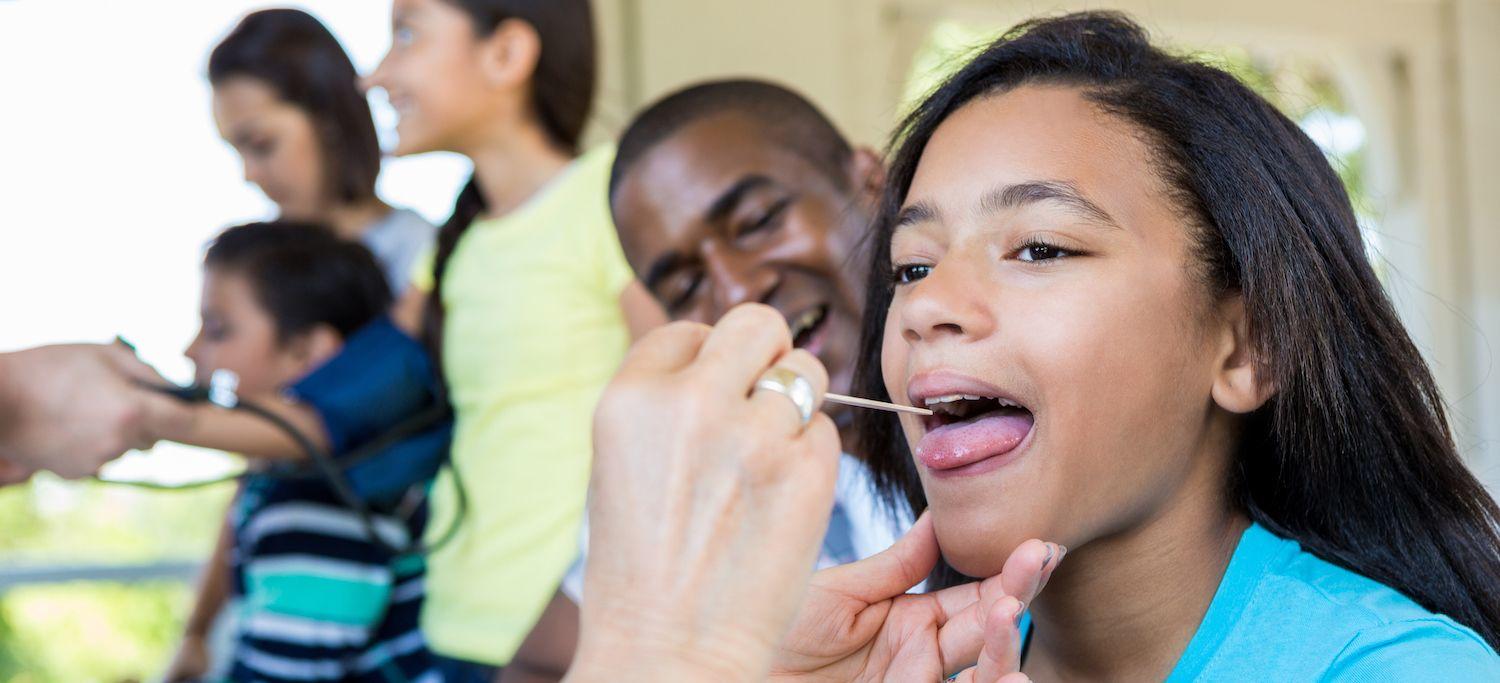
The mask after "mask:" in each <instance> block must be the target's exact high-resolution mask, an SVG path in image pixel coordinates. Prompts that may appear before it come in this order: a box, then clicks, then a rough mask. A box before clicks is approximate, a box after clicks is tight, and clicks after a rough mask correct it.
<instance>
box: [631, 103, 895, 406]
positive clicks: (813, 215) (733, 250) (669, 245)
mask: <svg viewBox="0 0 1500 683" xmlns="http://www.w3.org/2000/svg"><path fill="white" fill-rule="evenodd" d="M858 175H859V174H858V173H854V172H851V173H849V176H850V177H848V178H840V179H837V180H836V179H834V178H830V177H828V173H827V172H825V171H823V170H821V169H819V168H818V167H816V166H815V165H813V164H812V163H811V162H809V161H808V160H807V159H806V158H804V157H803V156H802V155H799V154H798V153H797V152H795V151H792V150H788V149H785V148H784V147H783V146H782V145H780V144H777V143H775V142H773V141H772V139H771V137H770V136H768V135H767V134H765V133H764V132H763V130H762V129H761V127H760V126H759V125H758V124H757V123H755V122H754V121H752V120H750V119H748V118H747V117H744V116H741V115H738V114H735V113H732V112H731V113H724V114H717V115H713V116H709V117H706V118H704V119H701V120H699V121H696V122H694V123H692V124H689V125H687V126H685V127H683V128H682V129H681V130H679V131H677V132H676V133H674V134H672V135H671V136H670V137H669V138H667V139H666V140H664V141H663V142H662V143H660V144H658V145H657V146H656V147H655V148H653V149H652V150H650V151H649V152H647V153H646V154H645V155H644V156H643V157H641V158H640V160H638V161H637V162H636V164H635V165H634V166H633V167H632V168H631V169H630V171H629V173H628V175H627V176H626V177H625V178H624V180H623V181H622V182H621V183H620V184H619V186H618V188H617V190H616V192H615V195H614V197H613V202H612V210H613V213H614V219H615V224H616V226H617V227H618V229H619V231H620V241H621V243H622V245H623V246H624V248H625V256H626V258H627V259H628V260H629V261H630V265H631V267H632V268H633V269H634V270H635V272H636V274H637V275H638V276H640V277H641V279H642V281H643V282H644V283H645V284H646V286H647V288H649V289H650V290H651V292H652V294H653V295H655V296H656V298H657V299H658V300H660V301H661V303H662V305H663V306H665V307H666V309H667V312H668V314H669V315H670V316H671V317H672V318H673V319H675V320H695V321H699V322H703V323H710V324H711V323H713V322H715V321H716V320H718V319H719V317H720V316H722V315H723V314H724V313H725V312H726V311H728V310H729V309H730V308H732V307H733V306H735V305H736V304H740V303H744V302H749V301H755V302H761V303H765V304H769V305H771V306H773V307H775V308H776V309H777V310H779V311H781V313H782V314H783V315H785V316H786V318H787V321H788V323H789V324H790V325H791V326H792V329H793V334H794V335H796V339H795V343H796V345H797V346H798V347H799V348H804V349H807V350H808V351H810V352H812V353H813V354H814V355H816V356H818V358H819V359H820V360H822V361H823V364H824V365H825V366H827V368H828V372H829V376H830V379H831V384H830V386H829V390H830V391H836V392H846V391H847V390H848V388H849V382H850V379H851V376H852V375H853V370H854V360H855V356H856V353H857V350H856V346H857V345H858V342H859V324H860V311H861V308H862V307H863V303H864V301H863V292H864V286H863V285H864V271H865V264H864V259H863V258H862V257H861V255H860V254H858V253H857V250H856V246H857V243H858V241H859V239H860V237H861V235H862V232H863V230H864V228H865V226H866V225H867V221H868V218H869V216H870V211H871V209H872V208H873V200H874V193H873V192H872V191H870V190H869V189H868V187H867V185H866V183H865V182H864V179H863V178H858V177H855V176H858ZM835 417H838V415H835Z"/></svg>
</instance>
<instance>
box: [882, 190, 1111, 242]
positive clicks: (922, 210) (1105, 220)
mask: <svg viewBox="0 0 1500 683" xmlns="http://www.w3.org/2000/svg"><path fill="white" fill-rule="evenodd" d="M1042 202H1057V203H1059V204H1061V205H1062V206H1063V207H1064V208H1066V209H1068V210H1069V211H1072V212H1073V213H1075V214H1078V215H1079V216H1081V217H1082V218H1084V219H1086V220H1088V221H1089V222H1092V223H1095V224H1098V225H1100V226H1101V227H1106V228H1113V229H1116V230H1119V229H1121V228H1120V224H1119V222H1118V221H1116V220H1115V219H1114V217H1113V216H1111V215H1109V212H1108V211H1105V210H1104V209H1103V208H1101V207H1100V206H1099V205H1098V204H1095V203H1094V202H1092V201H1090V200H1089V199H1088V198H1087V197H1085V196H1083V192H1081V191H1079V189H1078V186H1076V185H1074V184H1073V183H1070V182H1067V181H1065V180H1029V181H1026V182H1021V183H1012V184H1009V185H1001V186H999V187H997V188H995V189H993V190H990V191H989V192H988V193H986V194H985V195H984V197H983V198H981V199H980V200H979V203H978V205H977V207H976V210H977V212H978V213H979V214H980V215H984V214H991V213H997V212H1000V211H1004V210H1006V209H1014V208H1018V207H1022V206H1027V205H1031V204H1040V203H1042ZM940 216H941V213H940V212H939V211H938V208H937V206H936V205H934V204H933V203H932V202H929V201H926V200H923V201H919V202H916V203H914V204H909V205H907V206H905V207H902V209H901V212H900V213H898V214H896V225H895V227H894V228H893V229H892V232H895V231H897V230H900V229H902V228H909V227H911V226H913V225H916V224H918V223H925V222H927V221H935V220H941V218H940Z"/></svg>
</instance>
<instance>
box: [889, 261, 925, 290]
mask: <svg viewBox="0 0 1500 683" xmlns="http://www.w3.org/2000/svg"><path fill="white" fill-rule="evenodd" d="M931 272H932V266H928V265H922V264H912V265H907V266H896V268H895V269H894V271H893V272H892V273H891V279H892V280H895V281H896V284H899V285H909V284H911V283H913V282H916V281H917V280H920V279H922V278H924V277H927V274H928V273H931Z"/></svg>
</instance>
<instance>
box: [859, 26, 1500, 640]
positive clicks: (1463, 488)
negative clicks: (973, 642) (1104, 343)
mask: <svg viewBox="0 0 1500 683" xmlns="http://www.w3.org/2000/svg"><path fill="white" fill-rule="evenodd" d="M1026 84H1043V85H1060V86H1068V87H1074V88H1077V89H1078V90H1079V91H1080V92H1081V93H1082V94H1083V96H1085V97H1086V98H1088V100H1089V101H1090V102H1092V103H1094V104H1095V105H1096V106H1098V107H1099V108H1100V109H1101V110H1103V111H1105V112H1107V113H1109V114H1110V115H1113V116H1116V117H1119V118H1120V119H1121V120H1124V121H1126V122H1128V123H1130V124H1132V125H1133V126H1135V127H1136V128H1138V129H1139V130H1140V131H1141V132H1142V133H1143V134H1144V139H1146V140H1147V142H1148V144H1149V146H1150V147H1152V148H1153V152H1154V157H1155V158H1154V159H1153V161H1154V165H1155V169H1154V170H1155V171H1156V173H1157V174H1158V175H1159V176H1160V177H1161V179H1162V182H1163V184H1164V185H1166V186H1167V187H1168V188H1169V189H1168V192H1169V196H1170V199H1171V200H1172V201H1174V202H1175V203H1177V204H1179V205H1180V208H1181V209H1182V212H1183V214H1184V216H1185V222H1186V223H1187V225H1188V226H1189V227H1188V229H1189V230H1190V231H1192V233H1193V234H1192V235H1191V237H1192V238H1193V239H1194V240H1195V243H1196V251H1197V252H1198V253H1197V260H1199V261H1201V263H1202V264H1203V265H1202V266H1201V267H1199V268H1197V269H1196V271H1197V272H1194V273H1193V275H1194V276H1195V277H1196V278H1197V279H1200V280H1202V282H1203V285H1204V288H1205V289H1206V290H1207V292H1208V294H1210V295H1212V296H1214V297H1221V296H1225V295H1231V294H1238V295H1239V296H1240V297H1242V299H1243V301H1244V305H1245V313H1246V316H1247V318H1248V321H1249V332H1250V343H1251V345H1252V348H1253V354H1254V357H1255V363H1256V366H1257V372H1258V375H1259V376H1260V377H1262V378H1265V379H1268V380H1269V381H1270V382H1272V383H1273V385H1274V386H1275V388H1276V391H1275V394H1274V395H1273V396H1272V398H1271V399H1270V400H1269V401H1268V402H1267V404H1266V405H1265V406H1264V407H1263V408H1262V409H1260V410H1259V411H1257V412H1256V413H1254V414H1252V416H1251V417H1250V419H1249V420H1248V421H1247V422H1246V424H1245V425H1244V426H1243V432H1242V435H1241V439H1240V445H1239V448H1238V451H1237V452H1236V453H1234V455H1233V463H1232V465H1231V469H1232V481H1230V482H1227V489H1228V492H1229V494H1230V496H1231V499H1232V500H1233V501H1234V504H1236V505H1238V506H1240V507H1241V508H1242V509H1243V510H1244V511H1245V512H1246V513H1247V514H1248V515H1249V516H1250V518H1251V519H1253V520H1255V521H1256V522H1258V523H1260V524H1261V525H1263V526H1265V527H1266V528H1268V529H1270V530H1271V531H1273V532H1275V533H1277V534H1279V535H1281V536H1283V537H1287V538H1291V539H1293V540H1296V541H1297V542H1298V543H1300V544H1301V545H1302V547H1303V548H1305V549H1306V550H1308V551H1309V552H1312V553H1313V554H1315V555H1317V556H1319V557H1321V558H1323V559H1325V560H1327V561H1329V562H1332V563H1334V564H1337V565H1339V566H1342V567H1345V568H1347V569H1350V570H1352V571H1355V572H1358V573H1360V574H1362V575H1364V576H1367V577H1370V578H1372V579H1374V580H1376V581H1379V582H1381V583H1384V584H1386V585H1388V586H1391V587H1393V588H1395V589H1397V590H1399V591H1401V592H1402V593H1404V594H1406V595H1407V596H1410V597H1411V598H1412V599H1414V600H1415V601H1416V602H1417V603H1419V604H1421V605H1422V606H1423V607H1424V608H1426V609H1428V610H1430V611H1433V612H1436V613H1440V614H1446V615H1448V616H1449V617H1451V618H1453V619H1454V620H1456V621H1458V622H1459V623H1462V624H1464V625H1467V626H1469V627H1471V628H1473V629H1474V630H1475V631H1477V632H1478V633H1479V634H1480V635H1481V636H1483V637H1484V639H1485V640H1486V641H1488V642H1489V644H1490V645H1491V646H1494V647H1500V535H1497V527H1500V509H1497V506H1496V504H1495V501H1494V500H1493V499H1492V498H1490V496H1489V495H1488V494H1487V493H1486V492H1485V490H1484V488H1483V487H1482V486H1481V485H1480V484H1479V482H1478V481H1477V480H1476V479H1475V478H1474V476H1473V474H1471V473H1470V472H1469V470H1468V469H1467V468H1466V467H1465V466H1464V464H1463V462H1462V460H1461V459H1460V458H1459V455H1458V452H1457V450H1456V448H1455V447H1454V443H1453V438H1452V435H1451V433H1450V432H1449V427H1448V421H1447V417H1446V415H1445V409H1444V406H1443V403H1442V400H1441V397H1440V396H1439V393H1438V388H1437V385H1436V383H1435V382H1434V380H1433V378H1432V374H1431V372H1430V371H1429V370H1428V368H1427V365H1426V363H1425V362H1424V361H1423V360H1422V357H1421V354H1420V353H1418V350H1417V348H1416V346H1415V345H1414V344H1413V343H1412V341H1411V338H1410V337H1409V336H1408V335H1407V333H1406V330H1405V328H1403V327H1402V325H1401V322H1400V320H1399V319H1398V317H1397V315H1396V312H1395V310H1394V308H1393V307H1392V306H1391V302H1390V300H1389V298H1388V297H1387V295H1386V294H1385V291H1384V290H1383V289H1382V287H1381V284H1380V282H1379V280H1377V279H1376V276H1375V273H1374V271H1373V269H1372V268H1371V267H1370V264H1369V262H1368V261H1367V260H1366V256H1365V248H1364V244H1363V242H1362V240H1361V236H1360V231H1359V227H1358V226H1357V224H1356V222H1355V216H1354V211H1353V209H1352V207H1351V206H1350V202H1349V198H1348V195H1347V194H1346V193H1345V190H1344V187H1343V185H1342V183H1341V182H1340V180H1339V177H1338V175H1337V174H1336V173H1335V172H1334V170H1333V168H1332V167H1331V166H1330V165H1329V163H1328V161H1327V159H1326V158H1325V157H1324V155H1323V152H1322V151H1320V150H1319V149H1318V147H1317V145H1315V144H1314V143H1313V142H1312V141H1311V140H1310V139H1309V138H1308V137H1307V135H1306V134H1304V133H1303V132H1302V131H1301V130H1300V129H1299V128H1298V127H1297V125H1296V124H1295V123H1293V122H1292V121H1291V120H1289V119H1288V118H1287V117H1286V116H1284V115H1282V114H1281V113H1280V112H1278V111H1277V110H1276V109H1275V108H1274V107H1273V106H1272V105H1271V104H1270V103H1268V102H1267V101H1266V100H1265V99H1263V98H1261V97H1260V96H1258V95H1256V94H1255V93H1254V92H1252V91H1251V90H1250V89H1249V88H1247V87H1246V86H1245V85H1243V84H1241V83H1240V82H1239V81H1237V80H1235V78H1234V77H1233V76H1231V75H1229V74H1228V73H1225V72H1224V71H1221V70H1219V69H1216V68H1213V67H1211V66H1207V65H1205V64H1201V63H1198V62H1195V61H1192V60H1189V59H1185V58H1181V57H1177V56H1173V55H1169V54H1167V53H1165V52H1163V51H1161V50H1159V49H1157V48H1155V47H1153V46H1152V45H1151V44H1150V42H1149V40H1148V38H1147V35H1146V33H1145V31H1144V30H1143V29H1141V27H1139V26H1138V25H1136V24H1135V23H1133V22H1132V21H1130V20H1129V19H1127V18H1126V17H1125V16H1123V15H1121V14H1117V13H1113V12H1084V13H1077V14H1069V15H1065V16H1061V17H1058V18H1052V19H1041V20H1034V21H1031V22H1027V23H1024V24H1022V25H1020V26H1018V27H1016V28H1014V29H1012V30H1011V31H1009V32H1007V33H1006V34H1005V35H1003V36H1002V37H1001V38H999V39H998V40H996V41H995V42H994V43H993V44H991V45H990V46H989V47H988V48H986V49H984V50H983V51H982V52H981V53H980V54H978V56H976V57H975V58H974V59H973V60H972V61H971V62H969V63H968V64H967V65H965V66H964V67H963V68H962V69H961V70H960V71H958V72H957V73H956V74H955V75H953V76H952V77H951V78H949V79H948V80H947V81H946V82H944V83H943V84H942V85H941V86H939V87H938V88H937V90H935V91H934V92H933V93H932V94H931V95H929V96H928V97H927V98H926V99H925V100H924V101H923V102H922V103H921V104H920V105H918V106H917V107H916V109H915V110H914V111H912V112H911V113H910V114H909V115H908V116H907V117H906V118H905V120H904V122H903V123H902V124H901V125H900V127H899V128H898V129H897V132H896V134H895V136H894V137H893V141H892V149H893V153H892V159H891V166H890V172H889V176H888V185H887V187H886V191H885V194H884V197H883V198H882V201H881V206H880V211H879V216H878V218H877V220H876V225H875V227H874V235H873V237H872V238H873V239H874V240H875V242H874V245H873V246H874V252H875V254H874V263H873V267H872V268H871V269H870V288H869V299H868V304H867V305H866V307H865V323H864V330H863V335H862V338H861V342H860V363H859V367H858V369H857V370H856V376H855V384H856V386H855V392H856V393H857V394H858V395H861V396H871V397H874V398H881V399H885V398H888V396H887V393H886V390H885V383H884V381H883V378H882V376H881V371H880V354H881V339H882V333H883V329H882V328H883V321H884V320H885V319H886V311H887V310H888V309H889V307H890V303H891V297H892V281H891V278H890V273H891V262H890V237H891V234H892V232H893V230H894V226H895V217H896V215H897V212H898V211H899V210H900V208H901V205H902V203H903V202H904V201H905V198H906V194H907V191H908V190H909V189H910V186H911V182H912V177H913V175H914V174H915V172H916V169H917V165H918V162H919V161H920V159H921V156H922V153H923V150H924V148H925V147H926V145H927V142H928V141H929V140H930V139H931V138H932V135H933V133H934V131H936V130H937V128H938V127H939V126H940V125H941V124H942V123H943V121H944V120H946V119H947V118H948V117H949V116H950V115H952V114H953V113H954V112H956V111H958V110H959V109H960V108H962V107H963V106H965V105H966V104H968V103H970V102H973V101H976V100H978V99H980V98H983V97H987V96H992V95H994V94H998V93H1003V92H1006V91H1009V90H1012V89H1014V88H1017V87H1019V86H1022V85H1026ZM856 420H857V424H858V426H859V431H860V447H861V450H860V451H859V452H862V453H863V454H864V455H865V456H866V457H867V458H869V460H870V464H871V467H872V469H873V470H874V471H875V474H876V477H877V480H878V481H879V482H880V483H881V484H882V487H883V489H884V490H885V492H886V493H887V495H888V496H891V497H901V496H904V497H905V499H906V500H907V501H908V502H910V503H911V504H912V505H913V507H914V508H915V509H917V510H921V509H923V508H925V507H926V500H925V498H924V495H923V492H922V488H921V484H920V481H919V480H918V478H917V476H916V472H915V470H914V466H913V464H912V461H911V456H910V454H909V453H908V449H907V447H906V441H905V439H904V438H902V436H901V432H900V427H899V425H898V423H897V422H896V420H895V419H894V418H891V417H889V416H888V415H887V414H886V413H876V412H874V411H869V412H861V413H860V414H858V415H857V416H856ZM946 572H947V573H946V574H945V573H944V572H941V571H940V572H939V573H937V574H935V579H937V582H938V583H939V584H942V583H945V582H948V581H950V580H952V579H953V578H954V577H953V573H952V570H951V568H947V570H946Z"/></svg>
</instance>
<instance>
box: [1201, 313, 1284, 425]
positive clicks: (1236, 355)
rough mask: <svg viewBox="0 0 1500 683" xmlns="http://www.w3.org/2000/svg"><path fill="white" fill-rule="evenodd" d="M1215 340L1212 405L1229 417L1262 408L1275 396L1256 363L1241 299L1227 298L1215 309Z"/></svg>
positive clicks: (1248, 325)
mask: <svg viewBox="0 0 1500 683" xmlns="http://www.w3.org/2000/svg"><path fill="white" fill-rule="evenodd" d="M1218 318H1219V319H1218V322H1217V323H1216V325H1217V330H1216V331H1215V338H1216V339H1217V340H1218V356H1217V360H1216V362H1215V364H1214V383H1213V390H1212V392H1211V394H1212V396H1213V400H1214V403H1215V404H1217V405H1218V406H1219V407H1220V408H1223V409H1224V410H1227V411H1229V412H1231V413H1241V414H1244V413H1249V412H1252V411H1254V410H1255V409H1257V408H1259V407H1261V406H1262V405H1265V403H1266V401H1268V400H1270V398H1271V395H1272V394H1274V393H1275V392H1276V388H1275V386H1274V383H1273V382H1272V380H1271V378H1270V377H1265V376H1263V375H1262V371H1263V370H1264V368H1262V367H1258V364H1257V363H1256V360H1257V359H1256V351H1255V348H1254V347H1253V346H1251V343H1250V321H1249V318H1248V317H1247V316H1246V315H1245V300H1244V299H1242V298H1241V297H1240V295H1238V294H1235V295H1233V296H1229V297H1226V298H1225V299H1224V300H1223V301H1221V302H1219V305H1218Z"/></svg>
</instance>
